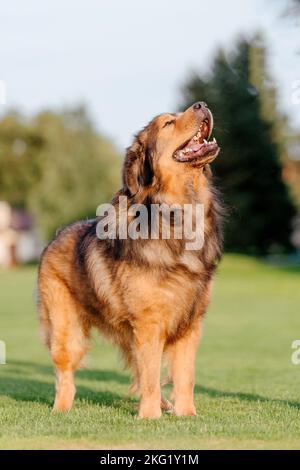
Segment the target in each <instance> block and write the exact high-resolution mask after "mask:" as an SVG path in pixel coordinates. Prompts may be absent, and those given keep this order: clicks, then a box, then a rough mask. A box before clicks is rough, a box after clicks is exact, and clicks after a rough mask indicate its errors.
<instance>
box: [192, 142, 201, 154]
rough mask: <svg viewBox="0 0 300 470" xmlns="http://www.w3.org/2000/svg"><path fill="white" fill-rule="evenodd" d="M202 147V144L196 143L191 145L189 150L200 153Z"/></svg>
mask: <svg viewBox="0 0 300 470" xmlns="http://www.w3.org/2000/svg"><path fill="white" fill-rule="evenodd" d="M201 145H202V144H200V143H196V144H192V145H189V148H190V149H192V150H193V152H198V150H200V148H201Z"/></svg>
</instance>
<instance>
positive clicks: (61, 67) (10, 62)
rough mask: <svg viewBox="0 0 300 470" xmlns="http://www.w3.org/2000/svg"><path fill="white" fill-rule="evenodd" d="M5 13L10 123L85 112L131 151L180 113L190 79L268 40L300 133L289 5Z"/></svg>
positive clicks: (86, 0)
mask: <svg viewBox="0 0 300 470" xmlns="http://www.w3.org/2000/svg"><path fill="white" fill-rule="evenodd" d="M1 3H2V4H1V7H0V112H2V113H3V112H5V111H6V110H8V109H10V108H12V107H13V108H17V109H19V110H21V111H23V112H24V113H27V114H31V113H34V112H37V111H40V110H42V109H45V108H55V109H61V108H62V107H64V106H72V105H74V104H78V103H85V104H86V105H87V107H88V109H89V110H90V113H91V116H92V119H93V121H94V123H95V125H96V127H97V128H98V129H99V130H101V131H102V132H103V133H105V134H106V135H107V136H108V137H109V138H111V139H112V140H113V141H114V143H115V144H116V145H117V146H118V147H119V148H122V147H124V146H127V145H129V144H130V141H131V139H132V136H133V135H134V134H135V133H136V132H137V131H138V130H139V129H140V128H141V127H143V126H144V125H145V124H146V123H147V122H148V121H149V120H150V119H151V118H152V117H153V116H154V115H157V114H159V113H161V112H174V111H176V110H177V108H178V104H179V103H180V89H181V87H182V85H183V83H184V82H185V80H186V78H187V77H188V76H189V73H190V72H191V71H193V70H196V71H199V72H205V71H206V70H207V69H208V68H209V66H210V64H211V60H212V58H213V56H214V53H215V51H216V49H217V48H218V47H225V48H226V49H230V47H232V45H233V42H234V40H235V39H236V38H237V37H238V36H239V35H241V34H243V35H247V34H251V33H253V32H255V31H257V30H262V31H264V33H265V37H266V41H267V45H268V47H269V55H270V68H271V71H272V74H273V76H274V78H275V80H276V82H277V85H278V89H279V98H280V105H281V107H282V109H283V110H284V111H285V112H288V114H289V116H290V118H291V122H292V124H293V125H294V126H295V127H300V103H298V102H295V100H293V99H292V93H293V87H295V86H296V87H297V86H298V83H299V88H300V22H299V20H298V19H297V18H296V17H295V16H292V17H290V18H289V19H287V18H283V17H281V14H282V12H283V11H284V10H285V5H286V3H287V2H285V1H284V0H243V1H241V0H226V1H223V0H205V1H203V0H184V1H183V0H150V1H149V0H123V1H122V0H51V1H48V2H41V1H40V0H26V2H25V1H21V0H3V1H2V2H1ZM1 84H2V94H3V87H4V89H5V102H4V100H3V99H2V100H1ZM296 101H297V100H296ZM298 101H300V100H298Z"/></svg>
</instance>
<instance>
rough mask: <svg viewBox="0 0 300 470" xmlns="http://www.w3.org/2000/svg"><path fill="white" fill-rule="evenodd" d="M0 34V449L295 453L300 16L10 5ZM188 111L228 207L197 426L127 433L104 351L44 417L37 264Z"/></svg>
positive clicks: (46, 368) (176, 2)
mask: <svg viewBox="0 0 300 470" xmlns="http://www.w3.org/2000/svg"><path fill="white" fill-rule="evenodd" d="M0 19H1V26H0V65H1V66H0V341H3V342H4V343H5V345H6V365H0V422H1V423H3V424H4V425H3V429H4V430H5V431H3V433H0V448H58V447H59V448H97V449H99V448H103V446H106V448H110V447H111V446H118V448H120V446H121V445H124V446H127V447H126V448H140V447H142V448H143V447H144V446H146V447H149V448H167V449H172V448H178V449H183V448H185V449H189V448H196V449H199V448H299V442H300V402H299V390H300V375H299V367H296V365H295V363H293V362H292V360H291V355H292V353H293V352H294V350H293V349H292V345H293V344H294V341H295V339H297V338H299V336H298V335H299V333H300V323H299V305H300V290H299V285H300V254H299V253H300V216H299V214H300V0H243V1H240V0H226V1H221V0H210V1H209V2H208V1H202V0H185V1H184V2H183V1H182V0H172V1H171V0H170V1H166V0H165V1H159V0H151V1H139V0H126V1H121V0H119V1H117V0H109V1H108V0H85V1H83V0H72V1H71V0H63V1H62V0H60V1H58V0H52V1H51V2H50V1H48V2H39V1H38V0H27V1H26V2H21V1H17V0H10V1H9V2H8V1H6V2H2V3H1V7H0ZM198 100H204V101H206V102H207V103H208V104H209V107H210V108H211V110H212V111H213V114H214V118H215V129H214V132H213V135H214V136H215V137H216V138H217V140H218V143H219V145H220V146H221V149H222V152H221V153H220V156H219V157H218V158H217V159H216V161H215V162H214V163H213V172H214V175H215V178H216V184H217V185H218V186H219V187H220V189H221V191H222V192H223V197H224V200H225V203H226V205H227V207H228V217H227V223H226V227H225V232H226V233H225V248H226V253H225V256H224V258H223V260H222V263H221V265H220V267H219V269H218V273H217V280H216V284H215V289H214V293H213V297H212V302H211V305H210V307H209V312H208V315H207V317H206V319H205V334H204V337H203V341H202V343H201V347H200V350H199V357H198V361H197V371H196V384H197V385H196V388H195V392H196V407H197V410H198V418H196V419H195V420H193V422H192V421H191V422H190V421H188V425H187V421H185V420H174V419H172V417H168V416H165V417H164V418H163V419H162V420H160V422H159V423H151V424H150V423H143V422H141V421H137V420H136V419H135V408H134V403H133V401H134V400H133V399H131V398H129V397H128V393H127V391H128V385H129V373H128V372H122V371H121V366H120V359H119V358H118V356H117V352H116V350H115V348H113V347H112V346H110V345H107V344H106V343H104V342H103V341H102V340H101V339H100V338H99V337H97V341H94V339H93V340H92V343H93V346H94V347H93V348H92V350H91V352H90V354H89V358H88V362H87V364H88V369H87V370H82V371H79V372H78V374H77V377H76V384H77V386H78V388H77V390H78V394H77V398H76V406H75V408H74V411H73V412H72V413H69V414H67V415H66V416H64V417H60V416H55V415H52V414H51V413H50V409H51V406H52V403H53V396H54V376H53V370H52V365H51V362H50V357H49V354H48V351H47V350H46V348H44V347H43V345H42V344H41V342H40V341H39V338H38V317H37V314H36V306H35V298H34V297H35V296H34V295H33V291H34V289H35V285H36V277H37V266H36V262H37V260H38V257H39V255H40V252H41V250H42V249H43V247H44V246H45V244H46V243H47V242H48V241H49V239H50V238H51V237H52V236H53V235H54V234H55V232H56V230H57V229H58V228H59V227H61V226H63V225H65V224H68V223H70V222H73V221H74V220H77V219H80V218H87V217H94V216H95V212H96V208H97V206H98V205H99V204H100V203H102V202H108V201H109V200H110V198H111V197H112V195H113V194H114V193H115V192H116V191H117V190H118V189H119V188H120V184H121V180H120V169H121V165H122V161H123V157H124V151H125V148H126V146H128V145H129V144H130V143H131V140H132V138H133V135H134V134H135V133H136V132H137V131H139V129H140V128H141V127H143V126H144V125H146V124H147V122H148V121H149V120H150V119H151V118H153V116H155V115H157V114H160V113H162V112H176V111H179V110H182V109H184V108H186V107H188V106H189V105H190V104H192V103H193V102H195V101H198ZM4 343H0V344H2V346H3V345H4ZM0 359H1V358H0ZM0 362H5V361H4V358H2V361H1V360H0ZM169 418H170V419H169Z"/></svg>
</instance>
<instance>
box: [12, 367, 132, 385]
mask: <svg viewBox="0 0 300 470" xmlns="http://www.w3.org/2000/svg"><path fill="white" fill-rule="evenodd" d="M8 367H9V373H10V374H12V373H15V374H20V373H21V374H22V373H28V372H29V373H31V374H32V373H37V374H43V375H44V374H45V375H49V376H51V377H53V373H54V368H53V366H46V365H43V364H37V363H35V362H28V361H9V363H8ZM76 377H77V378H78V379H84V380H92V381H93V380H97V381H99V382H117V383H119V384H123V385H129V383H130V378H129V376H128V375H126V374H122V373H120V372H118V371H115V370H109V369H105V370H97V369H81V370H78V371H77V372H76Z"/></svg>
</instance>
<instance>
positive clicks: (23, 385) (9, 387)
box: [0, 361, 300, 414]
mask: <svg viewBox="0 0 300 470" xmlns="http://www.w3.org/2000/svg"><path fill="white" fill-rule="evenodd" d="M5 367H6V366H5ZM7 372H8V374H7V375H5V376H3V374H1V380H0V395H4V396H7V397H11V398H13V399H15V400H17V401H24V402H27V401H29V402H36V403H42V404H46V405H48V406H52V404H53V400H54V374H53V368H52V367H51V366H46V365H42V364H36V363H34V362H24V361H11V362H10V363H9V365H8V370H7ZM16 374H18V376H17V375H16ZM32 374H43V375H45V376H48V377H47V379H48V380H49V382H44V381H40V380H37V379H33V378H31V377H30V376H32ZM76 377H77V378H78V379H84V380H90V381H99V382H116V383H118V384H122V385H129V377H128V376H127V375H125V374H122V373H120V372H118V371H114V370H103V371H101V370H95V369H94V370H80V371H78V372H77V373H76ZM112 388H113V386H112ZM76 389H77V393H76V399H77V400H84V401H87V402H89V403H92V404H96V405H102V406H108V407H113V408H115V409H121V408H123V409H124V404H125V403H127V404H128V405H129V406H130V407H131V408H132V410H131V411H132V414H135V410H134V407H133V403H135V400H134V399H133V398H131V397H129V396H127V397H126V398H125V397H124V396H121V395H119V394H117V393H114V392H110V391H107V390H105V391H94V390H92V389H91V388H89V387H87V386H86V385H81V384H78V383H77V386H76ZM195 393H196V394H197V393H200V394H206V395H208V396H209V397H211V398H233V399H238V400H241V401H244V402H252V403H254V402H262V403H271V404H279V405H283V406H284V405H285V406H290V407H293V408H295V409H297V410H300V402H298V401H295V400H282V399H276V398H267V397H263V396H261V395H258V394H253V393H244V392H230V391H229V392H228V391H222V390H217V389H214V388H209V387H204V386H200V385H196V386H195Z"/></svg>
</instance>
